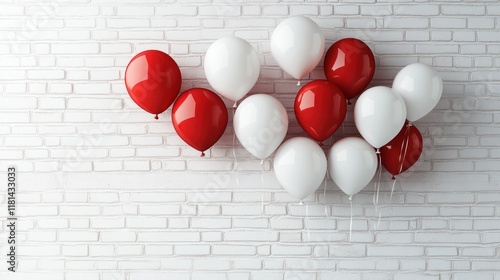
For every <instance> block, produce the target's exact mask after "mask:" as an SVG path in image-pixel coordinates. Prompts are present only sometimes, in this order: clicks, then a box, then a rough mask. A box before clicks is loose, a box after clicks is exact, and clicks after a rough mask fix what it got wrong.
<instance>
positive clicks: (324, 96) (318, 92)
mask: <svg viewBox="0 0 500 280" xmlns="http://www.w3.org/2000/svg"><path fill="white" fill-rule="evenodd" d="M294 111H295V116H296V117H297V121H298V122H299V124H300V126H301V127H302V128H303V129H304V130H305V131H306V133H307V134H308V135H309V136H311V137H312V138H313V139H315V140H316V141H320V142H322V141H324V140H326V139H327V138H328V137H330V136H332V135H333V133H334V132H335V131H336V130H337V129H338V128H339V126H340V125H341V124H342V122H343V121H344V118H345V115H346V111H347V105H346V100H345V97H344V95H343V94H342V91H341V90H340V89H339V88H338V87H337V86H336V85H335V84H333V83H331V82H329V81H327V80H316V81H312V82H310V83H308V84H306V85H304V86H303V87H302V88H301V89H300V91H299V92H298V94H297V96H296V98H295V105H294ZM320 144H321V143H320Z"/></svg>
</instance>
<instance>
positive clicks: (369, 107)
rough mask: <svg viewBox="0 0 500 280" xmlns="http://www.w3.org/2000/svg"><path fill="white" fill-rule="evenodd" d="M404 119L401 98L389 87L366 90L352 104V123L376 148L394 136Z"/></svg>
mask: <svg viewBox="0 0 500 280" xmlns="http://www.w3.org/2000/svg"><path fill="white" fill-rule="evenodd" d="M405 121H406V106H405V103H404V101H403V98H402V97H401V96H399V95H398V94H396V93H395V92H394V91H393V90H392V89H391V88H389V87H384V86H378V87H373V88H370V89H368V90H366V91H365V92H363V93H362V94H361V95H360V96H359V98H358V100H357V101H356V105H355V106H354V123H355V124H356V127H357V128H358V131H359V133H361V136H363V138H365V140H366V141H367V142H368V143H370V145H372V146H373V147H375V148H377V149H378V148H380V147H382V146H383V145H385V144H387V143H389V141H391V140H392V139H393V138H394V137H396V135H398V133H399V131H400V130H401V128H402V127H403V125H404V123H405Z"/></svg>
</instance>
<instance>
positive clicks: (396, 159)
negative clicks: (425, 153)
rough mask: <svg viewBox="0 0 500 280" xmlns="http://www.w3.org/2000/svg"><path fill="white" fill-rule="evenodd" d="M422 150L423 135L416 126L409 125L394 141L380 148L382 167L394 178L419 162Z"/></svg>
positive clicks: (404, 127)
mask: <svg viewBox="0 0 500 280" xmlns="http://www.w3.org/2000/svg"><path fill="white" fill-rule="evenodd" d="M422 148H423V143H422V135H421V134H420V132H419V131H418V129H417V128H416V127H415V126H414V125H410V124H408V123H407V124H406V125H405V126H403V128H402V129H401V131H400V132H399V133H398V135H396V137H395V138H394V139H392V140H391V141H390V142H389V143H387V144H386V145H385V146H383V147H381V148H380V157H381V160H382V165H383V166H384V167H385V169H387V171H389V173H391V174H392V175H393V176H396V175H399V174H401V173H403V172H405V171H406V170H408V168H410V167H411V166H412V165H413V164H415V162H417V160H418V158H419V157H420V154H422Z"/></svg>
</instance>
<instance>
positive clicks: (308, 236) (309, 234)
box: [306, 204, 311, 241]
mask: <svg viewBox="0 0 500 280" xmlns="http://www.w3.org/2000/svg"><path fill="white" fill-rule="evenodd" d="M306 221H307V222H306V231H307V239H308V240H309V241H311V231H310V230H309V227H308V226H307V223H308V222H309V205H308V204H306Z"/></svg>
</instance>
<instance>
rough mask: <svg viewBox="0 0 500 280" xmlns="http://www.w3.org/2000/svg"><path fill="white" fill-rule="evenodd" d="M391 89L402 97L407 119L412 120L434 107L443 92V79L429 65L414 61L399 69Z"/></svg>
mask: <svg viewBox="0 0 500 280" xmlns="http://www.w3.org/2000/svg"><path fill="white" fill-rule="evenodd" d="M392 89H394V91H395V92H396V93H398V94H399V95H401V97H403V99H404V101H405V104H406V109H407V112H408V115H407V119H408V120H409V121H410V122H414V121H416V120H418V119H420V118H422V117H423V116H425V115H427V114H428V113H429V112H430V111H432V109H434V107H436V105H437V103H438V102H439V100H440V99H441V95H442V92H443V80H442V79H441V77H440V76H439V74H438V72H437V71H436V70H435V69H434V68H432V67H431V66H429V65H426V64H423V63H414V64H410V65H408V66H406V67H405V68H403V69H402V70H401V71H399V73H398V74H397V75H396V78H394V82H393V84H392Z"/></svg>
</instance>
